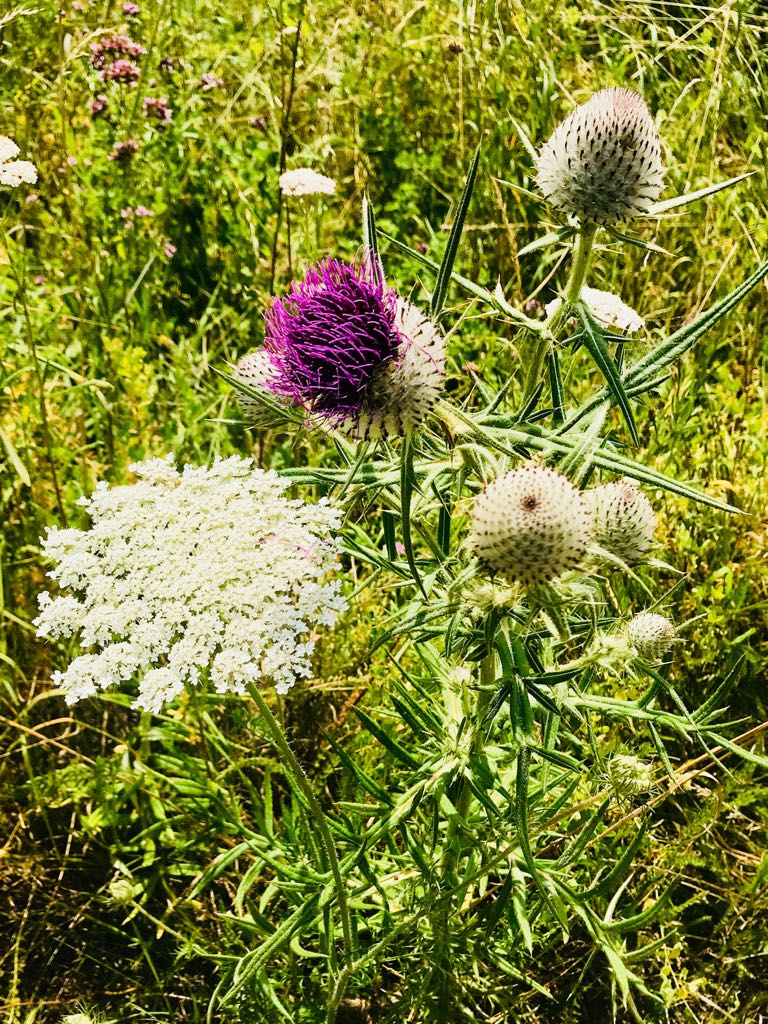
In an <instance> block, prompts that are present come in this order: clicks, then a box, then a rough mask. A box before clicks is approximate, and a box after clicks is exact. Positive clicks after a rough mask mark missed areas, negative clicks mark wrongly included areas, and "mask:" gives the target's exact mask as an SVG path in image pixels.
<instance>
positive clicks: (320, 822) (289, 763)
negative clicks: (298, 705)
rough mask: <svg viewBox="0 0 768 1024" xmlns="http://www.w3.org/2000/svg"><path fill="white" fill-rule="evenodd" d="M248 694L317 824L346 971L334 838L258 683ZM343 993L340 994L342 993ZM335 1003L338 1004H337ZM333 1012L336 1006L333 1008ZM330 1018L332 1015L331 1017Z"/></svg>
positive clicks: (348, 941) (347, 931) (348, 956)
mask: <svg viewBox="0 0 768 1024" xmlns="http://www.w3.org/2000/svg"><path fill="white" fill-rule="evenodd" d="M248 690H249V693H250V694H251V696H252V697H253V699H254V701H255V702H256V706H257V707H258V709H259V712H260V713H261V717H262V719H263V720H264V723H265V724H266V726H267V729H268V730H269V733H270V736H271V738H272V742H273V743H274V744H275V747H276V748H277V750H278V752H279V753H280V755H281V756H282V758H283V759H284V761H285V765H286V767H287V768H288V771H289V774H290V777H291V778H292V781H293V782H294V783H295V784H296V786H297V787H298V790H299V793H300V795H301V796H302V797H303V798H304V802H305V804H306V806H307V810H308V811H309V813H310V815H311V817H312V820H313V822H314V824H315V825H316V826H317V831H318V834H319V836H320V839H321V842H322V845H323V848H324V850H325V853H326V856H327V858H328V865H329V867H330V869H331V874H332V875H333V881H334V885H335V888H336V899H337V901H338V905H339V917H340V918H341V930H342V936H343V941H344V964H345V967H346V968H347V970H350V969H351V967H352V949H353V947H352V925H351V920H350V915H349V904H348V903H347V893H346V888H345V885H344V879H343V877H342V874H341V867H340V865H339V857H338V854H337V853H336V844H335V843H334V841H333V836H332V835H331V831H330V829H329V828H328V822H327V821H326V817H325V814H324V812H323V809H322V807H321V806H320V804H319V803H318V800H317V797H316V796H315V793H314V790H313V789H312V786H311V785H310V782H309V779H308V778H307V776H306V773H305V771H304V769H303V768H302V766H301V763H300V761H299V759H298V758H297V757H296V755H295V754H294V752H293V749H292V748H291V745H290V743H289V742H288V740H287V739H286V736H285V733H284V732H283V730H282V728H281V727H280V724H279V722H278V721H277V719H276V718H275V716H274V715H273V714H272V711H271V709H270V707H269V705H268V704H267V702H266V701H265V700H264V697H263V696H262V694H261V691H260V690H259V688H258V686H255V685H254V686H250V687H249V688H248ZM342 994H343V993H342ZM337 1005H338V1003H337ZM334 1015H335V1007H334ZM331 1020H332V1018H331Z"/></svg>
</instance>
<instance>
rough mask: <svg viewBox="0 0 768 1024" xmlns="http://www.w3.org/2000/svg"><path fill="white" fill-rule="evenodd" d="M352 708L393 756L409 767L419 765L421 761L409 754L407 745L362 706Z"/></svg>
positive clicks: (413, 767) (414, 767)
mask: <svg viewBox="0 0 768 1024" xmlns="http://www.w3.org/2000/svg"><path fill="white" fill-rule="evenodd" d="M352 710H353V711H354V713H355V714H356V715H357V717H358V718H359V719H360V721H361V722H362V723H363V725H364V726H365V728H366V729H367V730H368V732H369V733H370V734H371V735H372V736H375V737H376V739H377V740H378V741H379V743H381V745H382V746H383V747H386V749H387V750H388V751H389V752H390V754H392V755H393V757H395V758H397V760H398V761H400V762H402V764H404V765H405V766H406V767H408V768H412V769H416V768H418V767H419V762H418V761H417V760H416V758H415V757H412V756H411V754H409V753H408V751H407V750H406V749H405V747H403V746H401V745H400V744H399V743H398V742H397V740H396V739H393V738H392V737H391V736H390V735H389V733H387V732H386V731H385V730H384V729H382V728H381V726H380V725H378V724H377V723H376V722H374V720H373V719H372V718H371V716H370V715H369V714H367V713H366V712H365V711H363V709H362V708H358V707H353V708H352Z"/></svg>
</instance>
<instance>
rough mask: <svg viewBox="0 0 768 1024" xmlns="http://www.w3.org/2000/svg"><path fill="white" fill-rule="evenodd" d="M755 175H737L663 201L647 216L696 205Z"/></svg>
mask: <svg viewBox="0 0 768 1024" xmlns="http://www.w3.org/2000/svg"><path fill="white" fill-rule="evenodd" d="M754 173H755V171H747V172H746V174H737V175H736V177H735V178H728V180H727V181H718V182H717V183H716V184H714V185H707V186H706V188H700V189H698V190H697V191H696V192H688V193H686V194H685V195H682V196H674V198H672V199H663V200H662V201H661V202H659V203H654V204H653V206H652V207H651V208H650V210H649V211H648V213H646V214H645V216H646V217H658V215H659V214H660V213H667V212H668V211H669V210H676V209H678V208H679V207H680V206H687V205H688V204H689V203H695V202H696V200H697V199H706V198H707V196H713V195H714V194H715V193H716V192H722V190H723V189H724V188H730V187H731V186H732V185H737V184H738V183H739V182H740V181H744V179H745V178H750V177H751V176H752V175H753V174H754Z"/></svg>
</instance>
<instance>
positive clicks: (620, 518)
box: [583, 477, 656, 565]
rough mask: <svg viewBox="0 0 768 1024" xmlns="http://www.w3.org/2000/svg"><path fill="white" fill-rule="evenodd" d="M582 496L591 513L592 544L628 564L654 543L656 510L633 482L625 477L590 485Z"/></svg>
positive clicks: (638, 560) (635, 560)
mask: <svg viewBox="0 0 768 1024" xmlns="http://www.w3.org/2000/svg"><path fill="white" fill-rule="evenodd" d="M583 499H584V502H585V504H586V506H587V508H588V509H589V510H590V512H591V513H592V534H593V539H594V541H595V543H596V544H598V545H599V546H600V547H601V548H605V550H606V551H609V552H610V553H611V554H612V555H615V556H616V557H617V558H620V559H621V560H622V562H626V563H627V564H628V565H632V564H634V563H636V562H640V561H642V559H643V558H644V557H645V555H647V553H648V551H649V550H650V548H651V545H652V544H653V531H654V529H655V527H656V513H655V512H654V511H653V506H652V505H651V503H650V501H648V499H647V498H646V496H645V495H644V494H643V492H642V491H641V490H640V489H639V488H638V487H636V486H635V484H634V483H633V481H632V480H629V479H627V478H626V477H625V478H623V479H621V480H617V481H616V482H614V483H610V484H603V486H602V487H593V488H592V489H591V490H589V491H585V492H584V494H583Z"/></svg>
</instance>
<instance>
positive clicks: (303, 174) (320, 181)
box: [280, 167, 336, 196]
mask: <svg viewBox="0 0 768 1024" xmlns="http://www.w3.org/2000/svg"><path fill="white" fill-rule="evenodd" d="M280 191H281V192H282V193H283V195H284V196H332V195H333V193H334V192H335V191H336V182H335V181H334V180H333V178H329V177H327V175H325V174H318V172H317V171H313V170H312V168H311V167H297V168H296V169H295V170H293V171H283V173H282V174H281V175H280Z"/></svg>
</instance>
